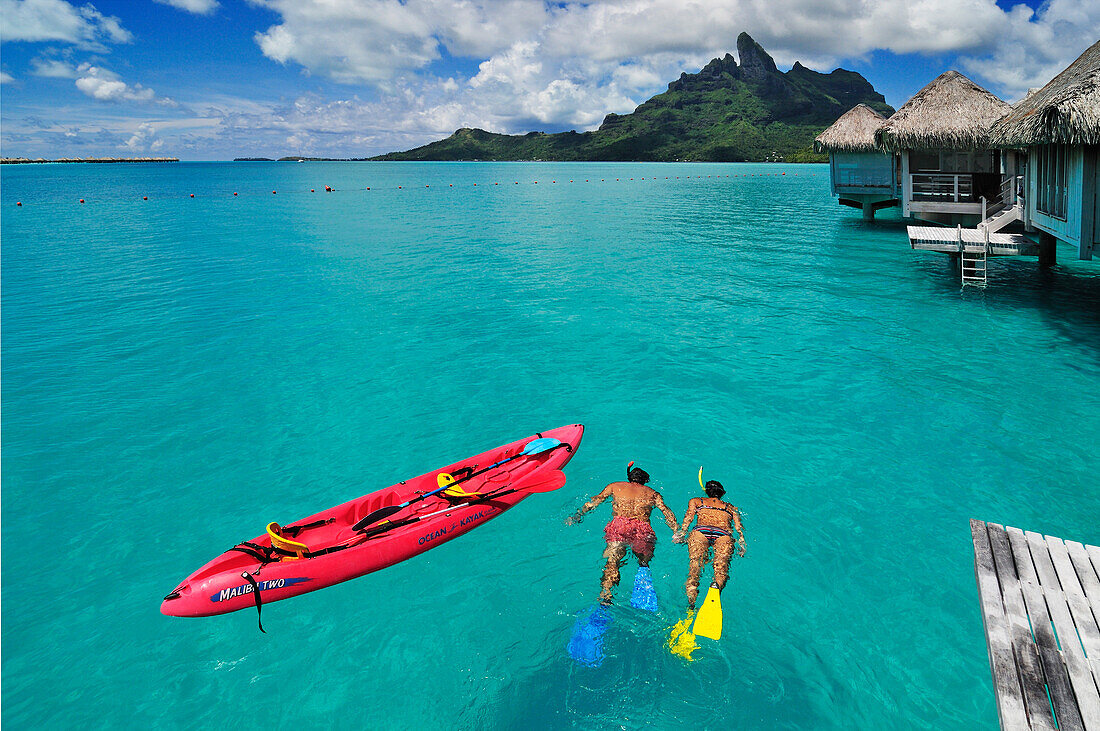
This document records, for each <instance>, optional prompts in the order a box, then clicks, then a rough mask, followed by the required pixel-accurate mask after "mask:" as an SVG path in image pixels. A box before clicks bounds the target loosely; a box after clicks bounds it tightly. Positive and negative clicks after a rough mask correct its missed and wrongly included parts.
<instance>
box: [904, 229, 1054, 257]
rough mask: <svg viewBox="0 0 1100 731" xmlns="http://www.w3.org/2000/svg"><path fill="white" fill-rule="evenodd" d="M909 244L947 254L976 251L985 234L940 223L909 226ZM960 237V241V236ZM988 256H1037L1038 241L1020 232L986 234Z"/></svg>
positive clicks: (981, 243) (980, 248)
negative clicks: (987, 238)
mask: <svg viewBox="0 0 1100 731" xmlns="http://www.w3.org/2000/svg"><path fill="white" fill-rule="evenodd" d="M906 228H907V230H908V232H909V245H910V246H911V247H912V248H914V249H923V250H925V251H942V252H946V253H949V254H954V253H958V252H960V251H966V252H968V253H973V254H979V253H981V252H982V251H983V250H984V248H985V234H984V233H982V232H981V231H978V230H977V229H974V228H964V229H962V230H961V231H960V230H959V229H958V228H941V227H939V226H908V227H906ZM960 235H961V237H962V241H961V243H960V240H959V237H960ZM989 255H990V256H1038V255H1039V245H1038V244H1037V243H1035V242H1034V241H1032V240H1031V239H1029V238H1028V237H1026V236H1024V235H1023V234H1005V233H1000V232H997V233H991V234H989Z"/></svg>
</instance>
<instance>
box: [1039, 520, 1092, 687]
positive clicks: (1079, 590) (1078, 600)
mask: <svg viewBox="0 0 1100 731" xmlns="http://www.w3.org/2000/svg"><path fill="white" fill-rule="evenodd" d="M1046 543H1047V546H1048V547H1049V548H1050V558H1051V560H1052V561H1053V563H1054V569H1055V571H1057V572H1058V580H1059V581H1060V582H1061V584H1062V592H1063V593H1064V594H1065V595H1066V600H1067V602H1068V604H1069V611H1070V614H1071V615H1073V623H1074V624H1075V625H1077V634H1078V635H1080V637H1081V645H1082V646H1083V647H1084V648H1085V655H1086V656H1088V658H1089V659H1090V660H1092V661H1093V663H1094V664H1093V667H1094V671H1095V668H1098V667H1100V664H1096V661H1100V627H1098V626H1097V625H1096V618H1095V617H1093V616H1092V607H1090V606H1089V603H1088V600H1087V599H1086V598H1085V589H1084V588H1083V587H1082V586H1081V582H1080V580H1079V579H1078V578H1077V571H1076V570H1075V569H1074V567H1073V562H1072V561H1070V558H1069V552H1068V551H1067V550H1066V544H1065V543H1063V542H1062V539H1061V538H1056V537H1054V536H1046Z"/></svg>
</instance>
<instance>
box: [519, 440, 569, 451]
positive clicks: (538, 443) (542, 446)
mask: <svg viewBox="0 0 1100 731" xmlns="http://www.w3.org/2000/svg"><path fill="white" fill-rule="evenodd" d="M559 444H561V440H560V439H554V438H553V437H540V438H539V439H532V440H531V441H529V442H527V446H525V447H524V448H523V451H521V452H520V454H541V453H542V452H545V451H546V450H548V449H553V448H554V447H556V446H558V445H559Z"/></svg>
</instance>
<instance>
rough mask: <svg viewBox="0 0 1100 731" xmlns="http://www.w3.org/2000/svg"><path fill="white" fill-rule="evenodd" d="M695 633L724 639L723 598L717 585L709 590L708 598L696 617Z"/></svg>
mask: <svg viewBox="0 0 1100 731" xmlns="http://www.w3.org/2000/svg"><path fill="white" fill-rule="evenodd" d="M694 632H695V634H697V635H699V636H701V637H709V638H710V639H712V640H720V639H722V599H721V598H720V592H719V591H718V587H717V586H713V585H712V586H711V587H710V589H708V590H707V598H706V599H705V600H703V606H702V607H700V608H699V616H698V617H696V618H695V628H694Z"/></svg>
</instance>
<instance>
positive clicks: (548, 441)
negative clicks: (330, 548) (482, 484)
mask: <svg viewBox="0 0 1100 731" xmlns="http://www.w3.org/2000/svg"><path fill="white" fill-rule="evenodd" d="M560 445H561V441H560V440H558V439H554V438H553V437H542V438H540V439H532V440H531V441H529V442H528V443H527V446H525V447H524V448H523V450H522V451H520V452H519V453H518V454H513V455H512V456H511V457H508V458H507V459H502V460H500V461H499V462H496V463H494V464H491V465H489V466H488V467H486V468H485V469H482V470H478V471H477V472H471V473H470V474H468V475H466V476H465V477H460V478H458V479H457V480H452V481H443V480H440V482H443V483H444V484H442V485H440V486H439V487H437V488H436V489H434V490H432V491H430V492H426V493H424V494H423V495H417V496H416V497H414V498H412V499H411V500H406V501H405V502H403V503H401V504H400V505H387V506H386V507H384V508H379V509H378V510H375V511H373V512H371V513H368V514H367V515H366V517H364V518H363V519H362V520H360V521H359V522H358V523H356V524H355V525H353V526H352V527H351V529H352V530H362V529H363V528H366V527H367V526H368V525H370V524H371V523H377V522H378V521H379V520H382V519H383V518H387V517H389V516H391V515H393V514H394V513H397V512H399V511H401V510H403V509H405V508H407V507H409V506H410V505H412V504H413V503H415V502H418V501H420V500H424V499H425V498H429V497H431V496H432V495H435V494H436V493H439V492H443V491H444V490H446V489H447V488H448V487H451V486H452V485H457V484H459V483H461V482H466V481H467V480H469V479H471V478H474V477H477V476H478V475H480V474H483V473H485V472H488V471H489V470H491V469H494V468H496V467H500V466H501V465H502V464H505V463H506V462H511V461H512V460H514V459H519V458H520V457H528V456H530V455H533V454H541V453H542V452H548V451H550V450H551V449H554V448H555V447H558V446H560Z"/></svg>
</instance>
